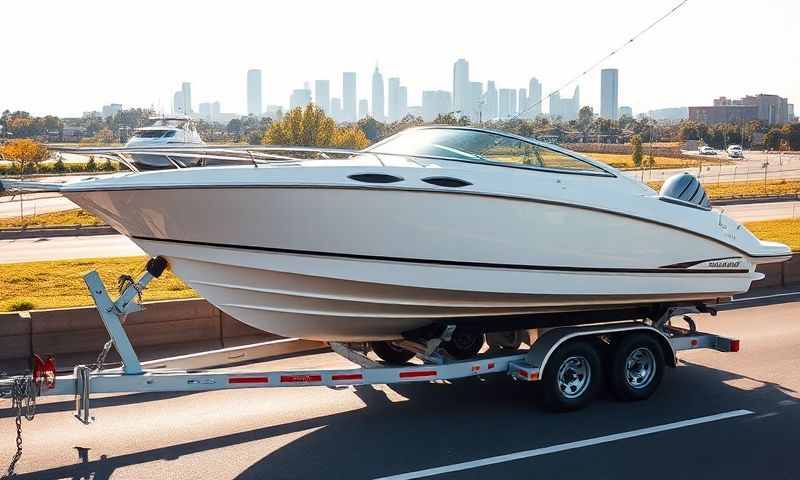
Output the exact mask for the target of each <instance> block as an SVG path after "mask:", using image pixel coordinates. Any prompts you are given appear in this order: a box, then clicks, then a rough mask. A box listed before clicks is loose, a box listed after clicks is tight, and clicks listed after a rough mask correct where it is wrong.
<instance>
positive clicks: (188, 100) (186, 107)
mask: <svg viewBox="0 0 800 480" xmlns="http://www.w3.org/2000/svg"><path fill="white" fill-rule="evenodd" d="M181 92H182V93H183V113H184V114H185V115H191V114H192V84H191V83H189V82H183V84H181Z"/></svg>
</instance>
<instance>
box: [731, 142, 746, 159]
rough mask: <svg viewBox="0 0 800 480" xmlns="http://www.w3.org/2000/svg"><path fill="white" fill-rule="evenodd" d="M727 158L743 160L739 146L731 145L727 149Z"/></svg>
mask: <svg viewBox="0 0 800 480" xmlns="http://www.w3.org/2000/svg"><path fill="white" fill-rule="evenodd" d="M728 156H729V157H730V158H744V153H742V147H741V145H731V146H729V147H728Z"/></svg>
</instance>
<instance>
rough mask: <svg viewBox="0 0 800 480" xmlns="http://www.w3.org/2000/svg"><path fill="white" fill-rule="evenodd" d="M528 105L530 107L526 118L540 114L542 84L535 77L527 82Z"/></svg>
mask: <svg viewBox="0 0 800 480" xmlns="http://www.w3.org/2000/svg"><path fill="white" fill-rule="evenodd" d="M528 106H529V107H531V108H530V110H528V115H526V118H536V117H537V116H539V115H541V114H542V84H541V83H539V80H538V79H536V77H533V78H531V81H530V82H528Z"/></svg>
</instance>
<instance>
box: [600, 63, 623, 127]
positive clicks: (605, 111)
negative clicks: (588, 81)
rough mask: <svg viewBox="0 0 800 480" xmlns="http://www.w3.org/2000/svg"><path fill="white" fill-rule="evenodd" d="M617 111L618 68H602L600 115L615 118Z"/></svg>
mask: <svg viewBox="0 0 800 480" xmlns="http://www.w3.org/2000/svg"><path fill="white" fill-rule="evenodd" d="M618 113H619V70H617V69H616V68H604V69H603V70H601V71H600V116H601V117H602V118H606V119H609V120H616V119H617V114H618Z"/></svg>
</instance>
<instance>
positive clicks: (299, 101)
mask: <svg viewBox="0 0 800 480" xmlns="http://www.w3.org/2000/svg"><path fill="white" fill-rule="evenodd" d="M309 103H311V89H310V88H308V87H306V88H300V89H297V90H292V95H291V96H290V97H289V109H290V110H294V109H295V108H297V107H305V106H306V105H308V104H309Z"/></svg>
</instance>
